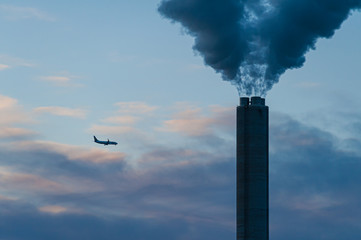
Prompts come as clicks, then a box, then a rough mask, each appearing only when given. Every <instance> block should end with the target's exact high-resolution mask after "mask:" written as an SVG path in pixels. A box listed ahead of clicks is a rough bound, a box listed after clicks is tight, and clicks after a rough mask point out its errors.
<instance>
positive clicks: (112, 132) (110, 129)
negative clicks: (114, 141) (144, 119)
mask: <svg viewBox="0 0 361 240" xmlns="http://www.w3.org/2000/svg"><path fill="white" fill-rule="evenodd" d="M88 131H89V132H91V133H94V134H95V135H107V136H119V135H122V134H125V133H136V132H138V130H137V129H135V128H133V127H129V126H104V125H93V126H91V127H90V129H89V130H88Z"/></svg>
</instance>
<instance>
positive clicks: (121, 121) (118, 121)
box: [103, 116, 139, 124]
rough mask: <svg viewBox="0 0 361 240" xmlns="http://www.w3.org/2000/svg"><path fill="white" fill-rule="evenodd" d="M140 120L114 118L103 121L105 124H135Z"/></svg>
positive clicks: (123, 117) (131, 117)
mask: <svg viewBox="0 0 361 240" xmlns="http://www.w3.org/2000/svg"><path fill="white" fill-rule="evenodd" d="M138 120H139V118H138V117H134V116H114V117H108V118H106V119H103V122H105V123H111V124H134V123H136V122H137V121H138Z"/></svg>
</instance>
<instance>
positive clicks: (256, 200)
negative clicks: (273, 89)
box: [237, 97, 269, 240]
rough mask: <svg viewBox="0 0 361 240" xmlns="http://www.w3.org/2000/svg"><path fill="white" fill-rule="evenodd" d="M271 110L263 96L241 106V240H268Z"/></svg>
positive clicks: (238, 122)
mask: <svg viewBox="0 0 361 240" xmlns="http://www.w3.org/2000/svg"><path fill="white" fill-rule="evenodd" d="M268 238H269V229H268V107H267V106H265V99H264V98H261V97H252V98H251V101H250V99H249V98H248V97H242V98H241V99H240V106H238V107H237V240H268Z"/></svg>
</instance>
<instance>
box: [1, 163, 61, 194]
mask: <svg viewBox="0 0 361 240" xmlns="http://www.w3.org/2000/svg"><path fill="white" fill-rule="evenodd" d="M0 183H1V190H4V189H5V190H7V191H10V192H14V191H36V192H38V193H46V192H52V193H55V192H64V191H67V190H66V189H65V188H64V186H63V185H61V184H59V183H57V182H55V181H52V180H49V179H45V178H43V177H40V176H37V175H33V174H28V173H19V172H15V171H12V170H11V169H8V168H0Z"/></svg>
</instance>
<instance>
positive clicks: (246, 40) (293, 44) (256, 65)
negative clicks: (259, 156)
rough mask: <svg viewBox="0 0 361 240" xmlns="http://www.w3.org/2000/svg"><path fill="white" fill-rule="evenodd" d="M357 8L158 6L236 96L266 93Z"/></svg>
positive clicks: (212, 3) (180, 2)
mask: <svg viewBox="0 0 361 240" xmlns="http://www.w3.org/2000/svg"><path fill="white" fill-rule="evenodd" d="M360 7H361V0H162V2H161V4H160V6H159V8H158V10H159V12H160V13H161V14H162V15H163V16H165V17H167V18H170V19H171V20H172V21H173V22H180V23H181V24H182V26H183V27H184V28H185V29H186V31H187V33H189V34H190V35H192V36H194V38H195V44H194V46H193V48H194V50H195V51H196V52H199V53H200V54H201V55H202V56H203V57H204V61H205V64H207V65H209V66H211V67H212V68H213V69H214V70H215V71H216V72H220V73H221V74H222V78H223V79H224V80H226V81H230V82H231V83H232V84H233V85H235V86H236V87H237V89H238V91H239V93H240V94H245V95H251V94H256V95H265V94H266V92H267V91H268V90H270V89H271V88H272V86H273V84H275V83H277V82H278V79H279V77H280V75H281V74H283V73H284V72H285V71H286V70H287V69H292V68H299V67H301V66H302V65H303V63H304V62H305V56H304V55H305V53H306V52H307V51H308V50H310V49H314V48H315V43H316V41H317V39H318V38H330V37H332V36H333V34H334V33H335V30H336V29H338V28H340V26H341V24H342V22H343V21H344V20H346V19H347V17H348V16H349V15H350V12H351V11H352V10H354V9H359V8H360Z"/></svg>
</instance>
